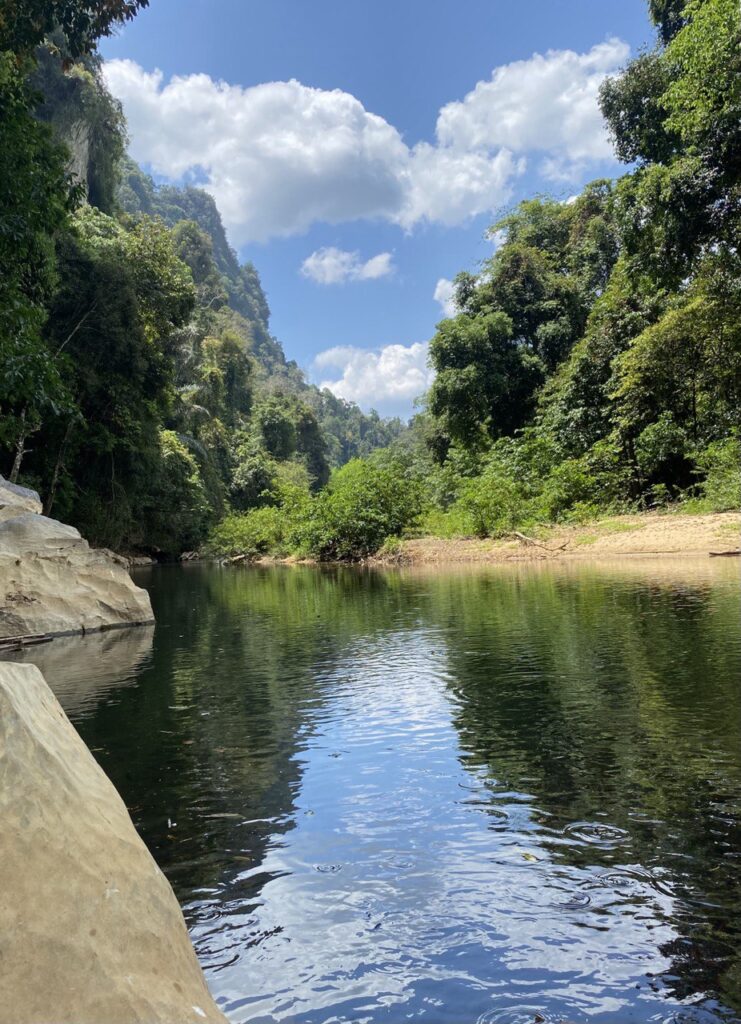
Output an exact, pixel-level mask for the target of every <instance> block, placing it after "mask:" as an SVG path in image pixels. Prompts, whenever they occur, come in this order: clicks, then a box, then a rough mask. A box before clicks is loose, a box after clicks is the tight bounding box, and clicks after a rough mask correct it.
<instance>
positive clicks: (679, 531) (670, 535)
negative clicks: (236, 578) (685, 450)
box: [376, 512, 741, 565]
mask: <svg viewBox="0 0 741 1024" xmlns="http://www.w3.org/2000/svg"><path fill="white" fill-rule="evenodd" d="M528 536H529V537H531V538H532V540H533V541H534V542H535V543H530V542H529V541H528V540H525V539H518V538H516V537H513V538H511V539H505V540H479V539H476V538H456V539H450V540H446V539H443V538H440V537H421V538H419V539H415V540H405V541H402V543H401V547H400V550H399V552H398V554H396V555H394V556H392V557H391V558H389V559H377V560H376V561H377V562H378V563H379V564H384V563H386V564H388V563H389V562H393V563H396V564H402V565H437V564H443V563H458V564H462V563H480V564H487V563H502V562H537V561H547V560H555V559H572V558H580V559H591V560H596V559H601V558H610V559H615V558H622V557H623V556H633V555H643V556H648V555H656V556H663V555H673V556H675V557H676V556H678V555H694V556H697V555H709V553H710V552H711V551H714V552H717V551H733V550H738V548H739V547H741V512H721V513H713V514H708V515H677V514H661V513H653V512H647V513H641V514H638V515H626V516H612V517H610V518H606V519H601V520H597V521H595V522H592V523H587V524H582V525H578V526H554V527H550V528H547V529H545V528H544V529H542V530H539V531H537V532H536V531H530V533H529V534H528Z"/></svg>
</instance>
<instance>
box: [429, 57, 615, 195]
mask: <svg viewBox="0 0 741 1024" xmlns="http://www.w3.org/2000/svg"><path fill="white" fill-rule="evenodd" d="M629 53H630V48H629V47H628V45H627V43H624V42H623V41H622V40H620V39H609V40H608V41H607V42H604V43H600V44H598V45H597V46H593V47H592V49H591V50H589V51H588V52H587V53H575V52H574V51H573V50H549V51H548V52H547V53H546V54H539V53H535V54H533V56H532V57H530V58H529V59H528V60H519V61H514V62H513V63H511V64H505V65H503V66H502V67H499V68H495V70H494V71H493V72H492V76H491V79H490V80H489V81H485V82H478V83H477V85H476V87H475V88H474V89H473V90H472V91H471V92H469V93H468V95H467V96H466V97H465V98H464V99H463V100H462V101H461V102H455V103H448V104H447V105H446V106H444V107H443V108H442V110H441V111H440V115H439V117H438V120H437V137H438V139H439V141H440V143H441V144H442V145H444V146H449V147H453V148H455V149H458V150H479V149H482V148H484V149H493V148H494V147H496V146H502V147H506V148H509V149H511V150H512V151H514V152H521V153H522V152H545V153H548V154H549V156H548V158H546V160H544V162H543V164H542V165H541V168H542V170H543V172H544V173H545V174H546V175H547V176H554V177H562V176H564V174H565V173H566V168H569V167H573V166H574V165H582V164H584V163H586V162H588V161H593V160H606V159H609V158H610V157H611V156H612V148H611V145H610V142H609V139H608V136H607V132H606V130H605V125H604V122H603V120H602V115H601V113H600V110H599V106H598V94H599V87H600V85H601V84H602V82H603V81H604V80H605V78H606V77H607V75H609V74H613V73H614V72H615V71H617V70H618V69H619V68H620V67H621V66H622V65H623V64H624V63H625V61H626V60H627V58H628V55H629Z"/></svg>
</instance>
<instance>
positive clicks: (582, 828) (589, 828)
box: [563, 821, 630, 849]
mask: <svg viewBox="0 0 741 1024" xmlns="http://www.w3.org/2000/svg"><path fill="white" fill-rule="evenodd" d="M563 831H564V835H567V836H570V837H571V838H572V839H578V840H579V841H580V842H582V843H589V844H590V845H591V846H601V847H602V848H603V849H613V848H614V847H616V846H621V845H622V844H623V843H625V842H627V841H628V839H629V838H630V834H629V833H628V832H627V831H626V830H625V829H624V828H618V827H617V825H607V824H604V823H603V822H600V821H574V822H572V823H571V824H570V825H567V826H566V827H565V828H564V830H563Z"/></svg>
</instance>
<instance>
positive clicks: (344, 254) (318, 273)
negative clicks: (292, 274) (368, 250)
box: [301, 245, 394, 284]
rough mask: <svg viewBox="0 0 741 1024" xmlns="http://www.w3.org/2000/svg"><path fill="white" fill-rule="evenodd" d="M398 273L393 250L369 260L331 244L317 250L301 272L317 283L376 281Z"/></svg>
mask: <svg viewBox="0 0 741 1024" xmlns="http://www.w3.org/2000/svg"><path fill="white" fill-rule="evenodd" d="M393 272H394V263H393V256H392V255H391V253H390V252H379V253H378V255H377V256H372V257H371V258H370V259H369V260H365V261H363V260H361V258H360V253H358V252H348V251H347V250H346V249H336V248H335V247H334V246H331V245H330V246H327V247H325V248H323V249H317V250H316V251H315V252H313V253H312V254H311V256H307V258H306V259H305V260H304V262H303V263H302V264H301V273H302V274H303V276H304V277H308V278H309V279H310V280H312V281H316V283H317V284H344V282H345V281H375V280H377V279H378V278H379V277H388V276H389V275H390V274H393Z"/></svg>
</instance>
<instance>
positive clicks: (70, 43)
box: [0, 0, 403, 555]
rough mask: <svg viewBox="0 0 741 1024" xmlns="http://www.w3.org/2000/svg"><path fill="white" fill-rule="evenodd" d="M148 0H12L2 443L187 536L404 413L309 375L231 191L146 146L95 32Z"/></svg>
mask: <svg viewBox="0 0 741 1024" xmlns="http://www.w3.org/2000/svg"><path fill="white" fill-rule="evenodd" d="M146 5H147V3H146V0H132V2H123V0H105V2H102V0H96V2H93V0H88V2H84V0H55V2H54V3H36V2H35V0H26V2H22V3H16V4H12V5H7V4H4V5H2V7H0V47H2V52H0V171H2V175H1V179H2V181H1V183H0V359H1V360H2V366H3V374H2V381H1V382H0V451H2V452H3V453H4V465H3V466H2V467H1V468H2V471H3V472H5V473H6V474H7V475H8V476H9V477H10V479H11V480H13V481H15V480H18V479H20V480H21V481H22V482H23V483H25V484H27V485H29V486H32V487H35V488H37V489H38V490H39V492H40V493H41V495H42V498H43V501H44V508H45V511H46V512H47V513H52V514H53V515H54V516H56V517H58V518H60V519H63V520H65V521H67V522H70V523H72V524H74V525H75V526H77V527H78V528H79V529H80V530H81V531H82V532H83V534H84V535H85V536H86V537H88V538H89V539H90V540H91V541H92V542H93V543H96V544H104V545H106V546H109V547H114V548H118V549H137V550H144V551H148V552H151V553H153V554H157V555H174V554H178V553H179V552H181V551H183V550H187V549H193V548H197V547H199V546H200V545H201V544H202V543H203V542H204V540H205V538H206V537H207V535H208V532H209V530H210V529H211V528H212V527H213V525H214V524H215V523H216V522H217V521H218V520H220V519H221V518H222V517H224V516H225V515H226V514H228V513H229V512H230V511H231V510H241V511H244V510H247V509H251V508H255V509H261V510H262V509H269V508H271V507H276V506H277V504H278V502H279V496H280V495H282V494H283V491H284V490H285V488H287V487H293V488H294V489H298V490H299V491H301V492H302V493H304V494H305V495H306V496H307V497H308V495H309V494H310V493H313V492H316V491H318V490H319V489H320V488H321V487H322V486H324V485H325V484H326V483H327V481H328V480H329V476H330V472H331V469H332V467H335V466H340V465H342V464H343V463H345V462H347V461H348V460H350V459H352V458H353V457H354V456H356V455H367V454H368V453H369V452H371V451H372V450H373V449H374V448H375V447H377V446H379V445H384V444H388V443H389V442H390V441H391V440H393V439H394V438H395V437H397V436H398V435H399V434H400V432H401V431H402V429H403V427H402V424H401V423H400V421H398V420H396V421H386V420H382V419H381V418H380V417H379V416H378V415H377V414H375V413H372V414H371V415H365V414H364V413H362V412H361V411H360V409H359V408H357V406H354V405H352V404H350V403H347V402H343V401H342V400H341V399H337V398H335V396H333V395H331V394H330V393H329V392H322V391H320V390H319V389H317V388H316V387H313V386H312V385H309V384H308V383H307V381H306V379H305V377H304V375H303V373H302V372H301V370H300V369H299V368H298V366H297V365H296V364H295V363H292V362H289V361H287V360H286V358H285V356H284V353H283V349H282V347H281V345H280V343H279V341H278V340H277V339H276V338H274V337H273V336H272V335H271V333H270V329H269V316H270V311H269V308H268V304H267V301H266V298H265V295H264V293H263V290H262V287H261V284H260V278H259V275H258V273H257V271H256V269H255V267H254V266H253V265H252V264H251V263H249V262H247V263H243V264H242V263H240V262H239V260H238V258H237V256H236V254H235V252H234V251H233V250H232V248H231V247H230V245H229V242H228V240H227V237H226V234H225V231H224V228H223V225H222V222H221V217H220V215H219V212H218V210H217V208H216V206H215V204H214V201H213V199H212V198H211V197H210V196H209V195H207V194H206V193H205V192H203V191H202V190H200V189H196V188H176V187H171V186H164V187H158V186H156V185H155V184H154V182H153V181H152V179H151V178H150V177H149V176H148V175H146V174H144V173H143V172H142V171H141V170H140V169H139V168H138V167H137V166H136V164H134V163H133V162H132V161H131V160H130V159H129V158H128V157H127V156H126V124H125V119H124V116H123V112H122V110H121V107H120V104H119V103H118V101H116V100H115V99H114V98H113V97H112V96H111V95H110V93H109V92H108V91H107V89H106V87H105V84H104V82H103V79H102V74H101V61H100V58H99V57H98V55H97V53H96V51H95V43H96V41H97V39H98V38H100V36H102V35H106V34H109V33H110V32H111V31H112V30H113V29H114V28H115V27H116V25H120V24H122V23H123V22H125V21H127V20H128V19H130V18H132V17H133V16H134V15H135V14H136V12H137V10H138V9H139V8H140V7H144V6H146ZM265 514H266V515H267V514H269V513H267V512H266V513H265Z"/></svg>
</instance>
